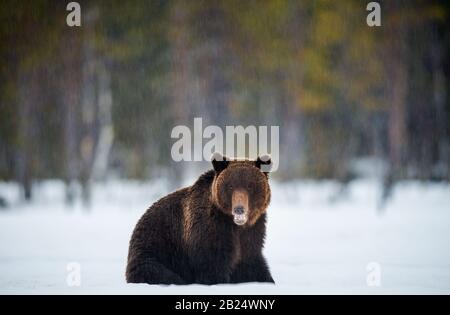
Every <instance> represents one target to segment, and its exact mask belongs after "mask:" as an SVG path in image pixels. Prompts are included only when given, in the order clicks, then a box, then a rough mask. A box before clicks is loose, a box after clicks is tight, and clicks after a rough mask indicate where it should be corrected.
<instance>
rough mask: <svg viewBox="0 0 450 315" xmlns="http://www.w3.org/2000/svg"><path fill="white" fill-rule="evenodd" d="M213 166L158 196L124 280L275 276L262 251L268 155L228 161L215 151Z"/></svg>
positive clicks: (136, 236)
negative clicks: (186, 184)
mask: <svg viewBox="0 0 450 315" xmlns="http://www.w3.org/2000/svg"><path fill="white" fill-rule="evenodd" d="M212 164H213V168H214V169H213V170H210V171H208V172H206V173H204V174H203V175H201V176H200V178H199V179H198V180H197V181H196V182H195V183H194V184H193V185H192V186H190V187H187V188H183V189H180V190H178V191H175V192H173V193H171V194H169V195H167V196H166V197H163V198H162V199H160V200H159V201H157V202H156V203H155V204H153V205H152V206H151V207H150V208H149V209H148V210H147V211H146V213H145V214H144V215H143V216H142V218H141V219H140V220H139V222H138V223H137V225H136V227H135V229H134V232H133V235H132V237H131V241H130V247H129V253H128V264H127V270H126V279H127V282H129V283H149V284H191V283H200V284H216V283H240V282H272V283H273V282H274V281H273V279H272V276H271V274H270V271H269V268H268V266H267V262H266V260H265V258H264V256H263V255H262V249H263V245H264V238H265V233H266V210H267V207H268V205H269V202H270V187H269V182H268V174H267V170H268V169H269V168H270V165H271V160H270V158H269V157H268V156H264V157H261V158H258V159H257V160H256V161H249V160H230V159H228V158H225V157H223V156H221V155H220V154H217V153H215V154H214V155H213V157H212ZM262 170H263V171H262Z"/></svg>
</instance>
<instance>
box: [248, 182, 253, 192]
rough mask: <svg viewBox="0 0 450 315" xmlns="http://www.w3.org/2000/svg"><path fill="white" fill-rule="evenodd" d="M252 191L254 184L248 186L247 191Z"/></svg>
mask: <svg viewBox="0 0 450 315" xmlns="http://www.w3.org/2000/svg"><path fill="white" fill-rule="evenodd" d="M252 189H253V186H252V184H250V183H248V184H247V190H248V191H251V190H252Z"/></svg>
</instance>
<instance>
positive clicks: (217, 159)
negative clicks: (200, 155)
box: [211, 152, 230, 173]
mask: <svg viewBox="0 0 450 315" xmlns="http://www.w3.org/2000/svg"><path fill="white" fill-rule="evenodd" d="M211 162H212V165H213V168H214V170H215V171H216V173H220V172H222V171H223V170H224V169H226V168H227V166H228V164H229V163H230V162H229V161H227V158H226V157H225V156H223V155H222V154H220V153H218V152H214V153H213V155H212V156H211Z"/></svg>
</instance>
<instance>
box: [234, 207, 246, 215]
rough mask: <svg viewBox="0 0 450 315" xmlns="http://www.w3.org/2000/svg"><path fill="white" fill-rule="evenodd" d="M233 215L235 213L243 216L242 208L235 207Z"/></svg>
mask: <svg viewBox="0 0 450 315" xmlns="http://www.w3.org/2000/svg"><path fill="white" fill-rule="evenodd" d="M234 213H236V214H244V207H242V206H237V207H236V208H234Z"/></svg>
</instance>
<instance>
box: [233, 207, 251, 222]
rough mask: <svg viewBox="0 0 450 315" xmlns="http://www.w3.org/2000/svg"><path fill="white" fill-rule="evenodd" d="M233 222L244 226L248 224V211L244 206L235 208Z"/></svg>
mask: <svg viewBox="0 0 450 315" xmlns="http://www.w3.org/2000/svg"><path fill="white" fill-rule="evenodd" d="M232 213H233V221H234V223H236V224H237V225H244V224H245V223H246V222H247V211H246V209H245V208H244V207H242V206H237V207H235V208H233V211H232Z"/></svg>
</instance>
